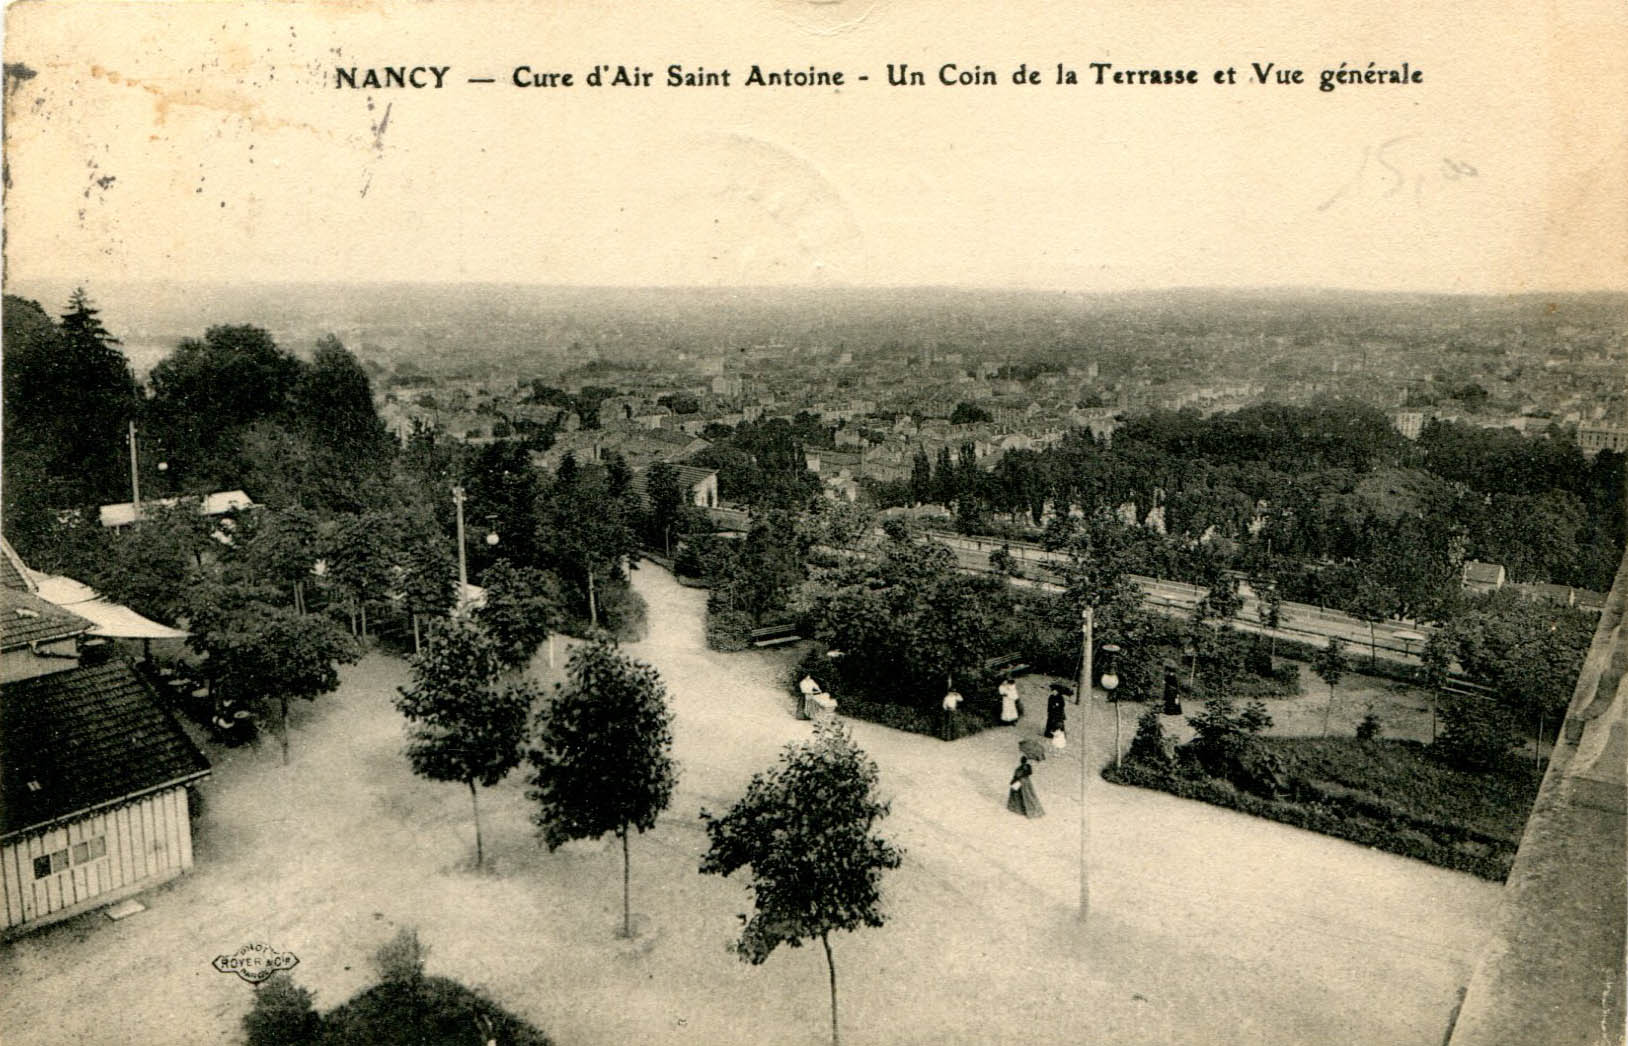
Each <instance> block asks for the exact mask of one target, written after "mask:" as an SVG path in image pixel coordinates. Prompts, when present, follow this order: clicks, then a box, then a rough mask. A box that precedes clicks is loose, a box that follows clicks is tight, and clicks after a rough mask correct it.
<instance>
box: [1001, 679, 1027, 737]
mask: <svg viewBox="0 0 1628 1046" xmlns="http://www.w3.org/2000/svg"><path fill="white" fill-rule="evenodd" d="M999 690H1000V695H1001V723H1002V725H1005V726H1015V725H1017V721H1018V719H1020V718H1021V717H1022V715H1023V709H1022V707H1021V706H1019V704H1018V688H1017V683H1016V682H1014V681H1013V679H1012V677H1011V676H1007V677H1006V678H1005V679H1003V680H1001V685H1000V687H999Z"/></svg>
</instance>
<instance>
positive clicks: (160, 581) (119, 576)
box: [76, 498, 215, 622]
mask: <svg viewBox="0 0 1628 1046" xmlns="http://www.w3.org/2000/svg"><path fill="white" fill-rule="evenodd" d="M213 526H214V524H213V522H212V521H209V520H207V519H206V518H205V517H203V516H200V515H199V513H198V502H197V501H196V500H194V499H190V498H186V499H182V500H181V501H180V502H179V503H177V504H175V505H168V506H166V505H159V504H152V505H146V504H144V505H143V508H142V515H141V518H140V519H139V520H138V521H136V522H135V523H134V524H132V525H130V526H128V527H124V528H121V530H120V531H118V532H116V533H115V532H113V531H109V530H105V529H102V528H100V527H98V528H97V529H96V530H95V531H93V532H92V534H93V536H91V537H89V539H88V540H86V541H85V542H84V543H83V545H82V546H80V547H79V549H78V550H79V551H80V552H81V553H90V554H91V555H92V556H93V558H92V559H90V560H89V561H88V562H84V563H82V564H76V567H77V568H79V569H81V570H82V573H81V575H80V576H81V577H83V578H84V579H85V581H86V582H87V583H89V584H90V585H91V587H92V588H94V589H96V590H97V592H99V593H101V594H102V595H103V596H105V597H107V598H108V599H110V600H112V601H113V602H115V603H121V604H123V605H125V606H128V607H130V608H132V609H133V610H135V611H136V612H137V613H140V614H145V615H146V616H148V617H152V618H156V619H158V620H160V621H170V622H174V621H176V620H177V619H178V617H179V616H180V614H181V613H182V604H183V600H184V597H185V585H183V584H182V581H181V579H182V577H183V576H184V575H185V574H186V573H187V572H188V571H189V570H193V569H196V568H197V567H198V565H199V564H200V562H201V559H202V555H203V553H204V552H205V551H206V550H207V549H208V548H209V547H210V546H212V545H215V542H213V541H211V540H210V539H209V536H208V535H209V529H210V528H211V527H213ZM87 527H88V525H87Z"/></svg>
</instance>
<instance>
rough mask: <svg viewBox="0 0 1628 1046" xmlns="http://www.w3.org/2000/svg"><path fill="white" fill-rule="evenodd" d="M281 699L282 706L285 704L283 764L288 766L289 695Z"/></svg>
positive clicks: (284, 695)
mask: <svg viewBox="0 0 1628 1046" xmlns="http://www.w3.org/2000/svg"><path fill="white" fill-rule="evenodd" d="M279 700H280V701H281V702H282V706H283V730H282V734H283V736H282V744H283V765H284V766H287V765H288V695H287V694H283V695H282V696H281V698H280V699H279Z"/></svg>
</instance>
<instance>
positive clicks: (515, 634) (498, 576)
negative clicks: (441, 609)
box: [475, 559, 564, 671]
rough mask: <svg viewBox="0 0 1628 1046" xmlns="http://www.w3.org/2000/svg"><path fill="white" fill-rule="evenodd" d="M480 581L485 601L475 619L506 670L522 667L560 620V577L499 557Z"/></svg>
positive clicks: (561, 602)
mask: <svg viewBox="0 0 1628 1046" xmlns="http://www.w3.org/2000/svg"><path fill="white" fill-rule="evenodd" d="M482 580H483V581H485V582H486V585H485V588H486V601H485V602H484V603H483V604H482V605H481V606H480V608H479V609H477V610H476V611H475V620H476V621H478V622H479V623H480V624H481V625H482V627H484V628H485V629H486V630H487V632H489V633H491V636H492V639H493V641H494V642H495V643H496V644H497V653H498V660H499V662H501V663H502V665H503V667H504V668H505V669H507V670H511V671H512V670H514V669H519V668H525V667H526V665H528V664H530V663H531V657H532V655H533V654H535V653H536V652H537V648H538V647H539V646H541V645H542V644H543V643H544V642H545V641H547V639H548V636H549V633H550V632H554V631H556V630H557V629H558V628H559V627H560V625H561V624H562V622H563V616H564V615H563V610H562V606H563V603H564V600H563V597H562V596H561V595H560V582H559V579H558V578H556V577H555V576H554V575H552V574H549V573H547V572H546V571H542V570H538V569H537V568H535V567H517V566H515V565H514V564H513V563H510V562H509V561H508V560H506V559H500V560H498V561H497V562H496V563H495V564H493V565H492V567H490V568H489V569H488V570H487V571H486V576H485V577H484V578H483V579H482Z"/></svg>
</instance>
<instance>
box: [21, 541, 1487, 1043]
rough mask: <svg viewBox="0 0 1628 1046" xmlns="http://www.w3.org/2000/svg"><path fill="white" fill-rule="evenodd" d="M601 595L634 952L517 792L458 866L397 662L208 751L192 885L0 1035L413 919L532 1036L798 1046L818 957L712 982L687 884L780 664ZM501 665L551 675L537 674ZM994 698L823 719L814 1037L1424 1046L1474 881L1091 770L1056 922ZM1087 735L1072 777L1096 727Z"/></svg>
mask: <svg viewBox="0 0 1628 1046" xmlns="http://www.w3.org/2000/svg"><path fill="white" fill-rule="evenodd" d="M634 580H635V585H636V587H637V589H638V591H639V592H640V593H641V594H642V595H643V596H644V598H645V599H646V600H647V601H648V603H649V608H650V623H651V627H650V634H649V636H648V638H647V639H645V640H644V641H642V642H640V643H637V644H631V645H630V646H629V647H628V648H627V649H628V652H629V653H631V654H633V655H634V656H636V657H640V658H643V659H646V660H648V661H650V662H651V663H652V664H654V665H655V666H656V668H657V669H658V670H659V671H660V672H661V675H662V677H663V678H664V679H665V680H666V682H667V685H668V688H669V692H670V698H671V701H672V705H673V709H674V712H675V715H676V723H675V729H674V733H675V746H676V754H677V757H678V759H679V761H680V763H681V773H682V777H681V781H680V785H679V789H678V792H677V794H676V796H675V797H674V802H673V805H672V808H671V809H670V810H669V812H668V813H667V814H666V815H665V816H664V817H663V819H662V821H661V823H660V824H659V825H658V826H657V827H656V829H655V830H654V831H653V832H651V833H649V834H647V835H645V836H642V837H635V839H634V841H633V889H634V907H635V910H636V912H637V913H638V914H637V915H636V922H637V923H638V926H639V931H640V932H639V935H638V937H637V939H636V940H635V941H633V942H627V941H621V940H618V939H617V938H616V936H615V930H616V928H617V926H618V925H619V921H620V905H621V874H620V873H621V866H620V861H621V855H620V852H619V848H617V847H615V846H612V845H611V841H610V840H606V841H605V842H604V843H602V844H597V845H586V846H571V847H567V848H565V849H563V850H561V851H559V852H556V853H554V854H550V853H548V852H547V850H546V849H544V848H543V847H542V846H541V845H539V844H538V843H537V841H536V839H535V837H534V835H533V832H532V829H531V826H530V823H529V820H528V814H529V807H528V804H527V802H526V800H525V797H524V784H523V781H522V775H521V774H519V773H517V774H516V775H514V776H513V777H512V778H511V779H510V780H509V781H506V782H504V783H503V784H502V785H500V786H499V787H497V788H495V789H492V790H490V791H489V792H483V793H482V795H481V812H482V819H483V824H484V826H485V829H486V832H485V838H486V852H487V860H488V864H489V868H488V869H487V870H486V871H484V872H481V873H476V872H474V871H473V870H472V869H471V868H470V857H471V853H472V849H473V832H472V827H471V822H470V813H469V796H468V792H467V791H466V790H465V789H463V788H462V787H460V786H456V785H436V784H432V783H429V782H425V781H421V780H419V779H417V778H415V777H413V776H412V774H411V773H410V771H409V770H408V767H407V764H406V760H405V759H404V758H403V757H402V755H401V749H402V732H401V726H402V723H401V719H400V717H399V715H398V714H397V713H396V712H395V710H394V708H393V707H392V705H391V696H392V694H393V693H394V691H395V687H396V686H398V685H400V684H402V683H404V682H405V681H406V679H407V672H406V668H405V665H403V664H402V663H401V662H400V661H399V660H395V659H392V658H386V657H383V656H379V655H370V656H369V657H368V658H367V659H365V660H364V661H363V662H362V663H361V664H359V665H356V666H352V667H350V668H349V669H347V670H346V671H345V672H344V683H343V686H342V688H341V689H340V691H339V692H338V693H336V694H332V695H329V696H327V697H324V698H321V699H319V700H318V701H317V702H316V704H314V705H312V706H306V707H303V708H301V709H298V710H297V711H298V712H299V715H298V717H297V718H296V726H295V733H294V737H293V749H292V763H291V765H290V766H289V767H287V768H284V767H283V766H281V765H280V762H279V760H278V753H277V747H276V745H275V744H274V743H266V744H263V745H261V746H260V747H259V748H257V749H242V750H237V751H215V752H212V753H211V755H212V757H213V758H214V759H215V762H216V773H215V777H214V779H213V780H212V781H211V783H210V785H209V789H208V796H207V806H206V810H205V812H204V814H203V816H202V818H201V819H200V820H199V822H198V824H197V828H196V831H197V870H196V872H195V873H194V874H192V875H190V876H188V877H187V878H185V879H184V880H181V881H179V882H177V883H175V884H173V885H172V886H170V887H168V888H166V889H163V890H160V891H157V892H155V893H152V894H149V895H145V896H144V898H143V899H144V900H145V901H146V903H147V905H148V907H149V910H148V911H147V912H144V913H142V914H141V915H138V916H135V917H133V918H130V919H126V920H124V921H123V922H120V923H116V924H115V923H110V922H108V921H106V920H105V919H102V918H101V917H100V916H95V915H93V916H88V917H85V918H82V919H79V920H75V921H73V922H70V923H67V924H64V925H62V926H58V927H54V928H51V929H48V930H46V931H43V932H41V933H38V934H35V935H32V936H30V937H27V938H23V939H21V940H18V941H15V942H12V943H10V944H7V945H4V946H0V1037H3V1038H4V1041H5V1042H7V1043H8V1044H11V1043H20V1044H22V1043H63V1042H85V1043H104V1042H106V1043H164V1044H169V1043H177V1044H179V1043H220V1042H231V1041H237V1040H239V1039H240V1035H241V1032H240V1024H239V1021H240V1018H241V1016H242V1014H243V1013H244V1012H245V1011H246V1010H247V1008H248V1006H249V1002H250V993H251V989H250V988H249V987H248V986H247V985H245V984H243V983H242V982H241V981H239V980H237V979H236V978H235V977H231V976H229V975H223V974H220V973H217V972H216V971H215V970H213V969H212V968H211V967H210V965H209V962H210V960H211V959H212V958H213V957H214V956H216V955H219V954H222V953H227V952H231V951H235V950H236V949H237V948H238V947H239V946H240V945H242V944H245V943H248V942H251V941H263V942H265V943H267V944H270V945H272V946H273V947H276V948H279V949H282V950H289V951H293V952H294V953H295V954H297V955H298V956H299V959H300V963H299V966H298V967H297V969H296V971H295V973H296V977H297V979H298V980H299V981H300V982H301V983H302V984H304V985H306V986H308V987H310V988H312V989H313V990H315V991H316V993H317V1003H318V1006H319V1007H320V1008H322V1009H327V1008H329V1007H332V1006H334V1005H336V1004H337V1003H339V1002H341V1001H342V1000H344V999H345V998H347V997H349V996H350V995H351V994H353V993H354V992H355V991H357V990H359V989H360V988H363V987H365V986H366V985H368V984H369V983H371V982H372V980H373V978H374V974H373V971H372V968H371V965H370V962H369V958H370V956H371V955H372V953H373V951H374V950H375V949H376V948H377V946H378V945H379V944H380V943H382V942H383V941H385V940H386V939H388V938H389V937H390V936H391V935H392V934H393V933H394V932H395V930H396V929H397V928H398V927H400V926H416V927H417V928H418V929H419V932H420V935H421V937H422V939H423V940H424V941H425V942H427V943H428V944H429V946H430V948H431V954H430V958H429V964H428V966H429V971H430V972H431V973H436V974H445V975H447V976H451V977H455V978H457V979H459V980H461V981H463V982H464V983H466V984H469V985H472V986H474V987H477V988H480V989H482V990H484V991H486V992H488V993H489V994H490V995H492V996H493V997H494V998H496V999H497V1000H498V1001H499V1002H501V1003H502V1004H503V1005H505V1006H507V1007H508V1008H510V1009H511V1010H514V1011H515V1012H517V1013H519V1014H521V1015H523V1016H525V1017H527V1018H528V1019H530V1020H532V1021H533V1022H535V1023H536V1024H538V1025H539V1026H541V1027H542V1028H543V1029H544V1030H545V1031H547V1033H548V1034H549V1035H550V1036H552V1037H553V1038H554V1039H555V1040H556V1041H557V1042H559V1043H561V1044H575V1043H604V1044H613V1043H626V1042H674V1043H684V1042H688V1043H697V1044H703V1043H705V1044H711V1043H734V1042H741V1043H810V1044H813V1043H819V1042H822V1041H829V1027H828V1023H827V1022H828V1019H829V1017H828V1008H827V1007H828V1000H827V995H826V992H827V987H826V972H825V965H824V957H823V954H822V953H821V952H820V950H819V949H818V948H802V949H795V950H794V949H782V950H781V951H779V952H777V953H775V954H774V955H773V956H772V957H771V958H770V959H769V960H768V962H767V963H766V964H764V965H763V966H761V967H751V966H748V965H746V964H744V963H742V962H740V961H739V960H737V959H736V958H735V956H734V955H733V954H732V953H730V952H729V951H728V948H727V946H728V944H729V942H730V941H731V940H732V939H733V937H734V935H735V934H736V932H737V930H738V926H739V921H738V919H737V913H740V912H744V911H746V910H747V906H748V905H749V903H750V901H749V898H748V895H747V893H746V891H745V889H744V887H743V885H742V884H740V883H738V882H736V881H734V880H724V879H718V878H716V877H711V876H708V877H703V876H701V875H699V874H697V872H696V867H697V864H698V863H699V858H700V854H701V852H702V851H703V850H704V848H705V846H706V840H705V835H704V833H703V832H702V831H701V827H700V821H699V819H698V817H697V814H698V812H699V810H700V809H701V808H703V807H705V808H708V809H711V810H714V811H720V810H722V809H723V808H725V807H726V806H727V805H728V804H729V803H730V802H731V801H732V800H733V799H734V798H735V797H736V796H738V795H739V794H740V792H741V790H742V789H743V788H744V785H745V783H746V781H747V780H748V779H749V778H750V776H751V774H752V773H753V772H754V771H756V770H759V769H762V768H764V767H766V766H768V765H769V764H771V763H772V762H773V761H774V759H775V757H776V754H777V753H778V751H779V749H780V748H781V747H782V746H783V745H784V744H785V743H786V742H787V741H790V740H793V739H795V738H801V737H805V736H807V734H808V731H809V727H808V724H807V723H804V722H800V721H798V720H797V719H795V718H794V717H793V716H792V714H791V705H792V702H791V699H790V698H789V697H788V696H787V695H786V694H785V693H784V690H783V685H782V684H783V679H784V675H785V672H786V668H787V665H788V664H789V662H790V661H791V660H792V659H793V658H794V656H795V653H794V652H793V651H790V650H785V649H782V650H778V651H757V652H749V653H744V654H718V653H714V652H711V651H708V650H707V649H705V645H704V643H703V640H702V615H703V608H704V596H705V594H704V593H703V592H700V591H697V590H693V589H687V588H683V587H681V586H679V585H677V584H676V583H675V582H674V581H673V580H672V578H671V577H670V576H669V575H668V574H667V573H665V572H664V571H662V570H661V569H660V568H657V567H654V566H651V565H649V564H644V565H643V566H642V567H641V569H640V570H639V571H637V572H636V574H635V576H634ZM562 655H563V651H562ZM562 659H563V658H562ZM533 671H534V672H535V673H536V674H537V675H539V676H540V677H542V678H544V679H551V678H557V677H558V675H559V672H558V669H557V668H556V669H550V668H549V667H548V666H547V664H546V661H545V659H544V658H543V657H541V656H539V657H538V659H537V662H536V664H535V665H534V666H533ZM1022 686H1023V690H1024V696H1025V705H1026V706H1027V708H1028V710H1029V719H1028V720H1027V721H1026V722H1025V723H1024V724H1021V725H1020V726H1019V727H1017V728H1015V729H1005V730H992V731H987V732H985V733H983V734H980V735H977V736H975V737H971V738H966V739H963V740H961V741H957V742H954V743H951V744H945V743H943V742H939V741H937V740H933V739H929V738H925V737H919V736H915V735H910V734H904V733H900V732H897V731H893V730H888V729H886V728H883V727H879V726H875V725H872V724H869V723H863V722H856V723H853V729H854V734H855V736H856V738H857V739H858V741H859V743H860V745H861V746H862V747H864V748H865V750H866V751H867V752H868V753H869V754H870V755H871V756H872V757H873V758H874V759H875V760H876V761H877V763H878V764H880V767H881V790H882V793H883V795H884V797H885V798H887V799H889V800H890V801H891V802H892V807H893V809H892V814H891V816H890V817H888V818H887V819H886V820H885V821H884V822H883V825H882V831H883V833H884V834H886V835H887V836H889V838H891V839H892V840H893V841H894V842H895V843H897V844H898V845H900V846H902V847H903V848H904V849H905V851H906V855H905V862H904V865H903V867H902V868H900V869H899V870H898V871H896V872H893V873H891V874H890V875H889V877H888V878H887V879H886V881H885V885H884V901H885V905H886V911H887V915H888V923H887V925H886V926H885V927H884V928H882V929H878V930H866V931H863V932H860V933H857V934H852V935H842V936H840V937H838V938H837V939H835V940H834V941H833V945H834V948H835V952H836V959H837V976H838V986H839V992H840V995H841V1008H842V1023H843V1030H844V1041H845V1042H847V1043H850V1044H857V1043H1004V1042H1012V1043H1019V1042H1021V1043H1082V1042H1102V1043H1149V1044H1155V1043H1161V1044H1162V1043H1295V1044H1300V1043H1308V1044H1309V1043H1331V1044H1333V1043H1340V1044H1345V1043H1375V1044H1386V1046H1389V1044H1398V1043H1419V1044H1431V1046H1434V1044H1436V1043H1439V1042H1441V1041H1442V1037H1443V1034H1444V1032H1445V1030H1446V1028H1447V1025H1448V1021H1449V1020H1450V1018H1451V1014H1452V1011H1453V1008H1454V1005H1455V1004H1456V1002H1457V998H1458V990H1459V988H1460V987H1461V986H1462V985H1463V984H1464V983H1465V981H1466V980H1467V978H1468V976H1469V972H1470V970H1471V968H1472V967H1473V965H1474V963H1475V961H1476V958H1477V956H1478V952H1479V950H1480V948H1481V947H1482V944H1483V942H1484V940H1485V936H1486V933H1487V928H1488V927H1489V926H1490V924H1491V919H1492V915H1493V912H1494V911H1495V909H1496V906H1497V902H1498V898H1499V888H1498V886H1496V885H1495V884H1492V883H1487V882H1484V881H1481V880H1477V879H1473V878H1471V877H1469V876H1466V875H1461V874H1457V873H1453V872H1448V871H1444V870H1442V869H1437V868H1433V867H1430V866H1428V865H1425V864H1421V863H1419V862H1415V861H1410V860H1407V859H1405V858H1400V857H1394V856H1391V855H1389V854H1384V853H1379V852H1376V851H1371V850H1367V849H1364V848H1362V847H1358V846H1354V845H1352V844H1349V843H1344V842H1340V841H1338V840H1333V839H1328V838H1324V837H1322V836H1318V835H1314V834H1311V833H1308V832H1303V831H1299V830H1297V829H1292V828H1288V827H1286V826H1283V825H1278V824H1273V823H1269V822H1265V821H1258V820H1254V819H1252V818H1248V817H1244V816H1242V815H1238V814H1234V813H1230V812H1228V811H1224V810H1220V809H1217V808H1214V807H1209V806H1205V805H1202V804H1198V803H1192V802H1186V801H1182V800H1178V799H1175V798H1173V797H1170V796H1166V795H1163V794H1159V793H1153V792H1146V791H1142V790H1138V789H1129V788H1121V787H1117V786H1113V785H1109V784H1106V783H1104V782H1102V781H1101V780H1100V779H1099V778H1095V777H1093V778H1092V780H1091V781H1090V784H1089V790H1088V799H1087V803H1086V811H1087V814H1088V824H1089V833H1088V837H1087V844H1088V868H1089V874H1090V890H1091V911H1090V918H1089V919H1088V920H1087V921H1086V922H1085V923H1083V924H1082V923H1081V922H1080V921H1079V919H1078V918H1077V910H1078V902H1079V863H1078V862H1079V842H1080V836H1079V824H1080V817H1079V813H1080V807H1079V803H1078V799H1077V790H1078V787H1079V769H1080V764H1079V752H1078V747H1079V746H1078V744H1077V743H1076V744H1073V745H1071V746H1070V750H1069V751H1067V752H1064V753H1059V754H1054V755H1053V756H1052V757H1051V758H1049V759H1047V760H1046V761H1045V762H1044V763H1042V764H1040V765H1039V767H1038V768H1037V772H1036V774H1035V785H1036V789H1037V791H1038V792H1039V795H1040V798H1041V801H1042V802H1043V803H1044V805H1045V807H1046V811H1047V815H1046V816H1045V817H1044V818H1042V819H1039V820H1033V821H1031V820H1027V819H1024V818H1021V817H1017V816H1015V815H1013V814H1010V813H1008V812H1007V810H1006V808H1005V796H1006V784H1007V780H1008V778H1009V776H1010V773H1011V770H1012V766H1013V765H1014V764H1015V762H1016V759H1017V740H1018V738H1019V737H1021V736H1030V735H1033V734H1035V733H1036V732H1037V730H1038V727H1039V721H1038V715H1039V712H1040V711H1041V710H1043V708H1044V704H1045V701H1044V691H1045V681H1044V680H1042V679H1038V678H1029V679H1025V680H1023V681H1022ZM1069 714H1070V719H1071V721H1070V727H1071V729H1070V731H1069V733H1070V736H1071V737H1073V738H1075V740H1076V742H1077V741H1078V738H1079V735H1080V732H1081V731H1080V724H1079V722H1078V719H1079V717H1080V709H1079V708H1078V707H1076V706H1072V705H1071V706H1070V708H1069ZM1090 719H1091V723H1090V730H1089V733H1090V746H1091V749H1092V751H1091V756H1092V759H1093V764H1092V765H1097V764H1098V763H1100V761H1101V759H1103V758H1105V757H1106V754H1107V753H1108V752H1109V751H1111V744H1112V732H1113V723H1112V714H1111V712H1110V711H1109V710H1107V709H1105V708H1104V707H1103V706H1101V705H1098V706H1096V707H1094V708H1093V709H1092V710H1091V714H1090Z"/></svg>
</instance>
